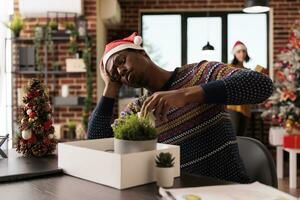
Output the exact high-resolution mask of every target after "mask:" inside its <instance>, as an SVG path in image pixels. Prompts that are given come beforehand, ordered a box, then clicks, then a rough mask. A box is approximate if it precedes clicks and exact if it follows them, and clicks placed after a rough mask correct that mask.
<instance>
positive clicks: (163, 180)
mask: <svg viewBox="0 0 300 200" xmlns="http://www.w3.org/2000/svg"><path fill="white" fill-rule="evenodd" d="M155 171H156V183H157V185H158V186H159V187H165V188H170V187H172V186H173V184H174V167H156V169H155Z"/></svg>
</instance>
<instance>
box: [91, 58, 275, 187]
mask: <svg viewBox="0 0 300 200" xmlns="http://www.w3.org/2000/svg"><path fill="white" fill-rule="evenodd" d="M195 85H199V86H202V88H203V90H204V92H205V97H204V99H205V100H204V101H205V103H204V104H200V103H193V104H189V105H187V106H185V107H182V108H179V109H171V110H170V111H169V112H168V115H167V117H168V121H167V122H165V123H162V122H158V121H156V129H157V132H158V134H159V136H158V141H159V142H161V143H168V144H175V145H180V154H181V157H180V164H181V166H180V167H181V169H182V170H183V171H186V172H189V173H194V174H198V175H205V176H210V177H215V178H218V179H223V180H228V181H234V182H239V183H247V182H249V178H248V177H247V175H246V173H245V168H244V165H243V162H242V161H241V159H240V156H239V151H238V145H237V140H236V135H235V134H234V131H233V127H232V124H231V122H230V119H229V116H228V113H227V112H226V111H225V109H224V107H225V106H224V105H227V104H230V105H240V104H256V103H260V102H262V101H264V100H265V99H267V98H268V97H269V96H270V95H271V93H272V91H273V83H272V81H271V80H270V79H269V78H268V77H267V76H265V75H263V74H260V73H258V72H255V71H251V70H247V69H238V68H233V67H230V66H228V65H226V64H223V63H219V62H207V61H202V62H200V63H196V64H189V65H185V66H183V67H181V68H177V69H176V70H175V71H174V72H173V74H172V76H171V78H170V79H169V80H168V81H167V83H166V84H165V85H164V86H163V88H162V89H161V91H166V90H176V89H179V88H184V87H190V86H195ZM149 95H151V93H149V94H147V95H145V96H142V97H140V98H139V99H138V100H136V101H134V102H132V103H131V104H129V105H128V107H127V108H126V109H125V110H124V111H123V112H121V116H124V115H126V114H129V113H136V112H138V111H139V110H140V108H141V106H142V104H143V101H144V100H145V99H146V97H147V96H149ZM113 105H114V99H111V98H107V97H102V98H101V100H100V102H99V103H98V105H97V107H96V108H95V110H94V112H93V114H92V116H91V118H90V121H89V126H88V138H89V139H95V138H106V137H113V131H112V128H111V122H112V114H113Z"/></svg>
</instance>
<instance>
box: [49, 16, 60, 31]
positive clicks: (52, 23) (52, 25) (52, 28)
mask: <svg viewBox="0 0 300 200" xmlns="http://www.w3.org/2000/svg"><path fill="white" fill-rule="evenodd" d="M48 26H49V28H50V31H51V32H52V31H57V30H58V24H57V21H55V20H54V19H51V20H50V22H49V23H48Z"/></svg>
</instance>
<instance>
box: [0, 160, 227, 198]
mask: <svg viewBox="0 0 300 200" xmlns="http://www.w3.org/2000/svg"><path fill="white" fill-rule="evenodd" d="M21 160H25V161H26V162H23V163H22V162H21ZM42 160H43V162H42V163H44V164H45V163H47V159H46V158H43V159H42ZM3 161H4V160H0V163H1V162H2V167H3V166H5V164H3V163H4V162H6V163H9V162H8V161H7V160H6V161H4V162H3ZM17 162H18V163H14V164H13V168H14V169H15V171H18V170H19V169H22V168H24V166H22V165H28V160H27V159H18V161H17ZM48 162H49V164H50V167H49V168H48V169H47V170H50V171H53V170H56V169H55V167H54V168H53V163H54V165H56V167H57V161H56V159H53V157H49V159H48ZM51 163H52V164H51ZM0 166H1V165H0ZM29 166H30V167H32V164H30V165H29ZM39 166H40V167H41V166H42V165H39ZM42 168H43V167H42ZM0 169H1V168H0ZM25 169H26V170H28V168H27V167H25ZM32 169H33V170H34V171H36V172H38V173H40V170H42V169H40V170H37V169H38V167H37V166H35V167H32ZM26 170H25V171H26ZM47 170H46V171H47ZM58 170H59V169H58ZM0 172H1V170H0ZM29 174H30V173H29ZM42 175H43V177H40V178H31V179H28V178H30V176H28V177H26V178H27V179H26V180H19V181H14V182H3V183H0V199H5V200H6V199H7V200H97V199H103V200H153V199H159V198H158V196H157V186H156V184H155V183H151V184H146V185H142V186H138V187H134V188H130V189H126V190H118V189H114V188H111V187H107V186H104V185H100V184H97V183H93V182H90V181H86V180H83V179H79V178H76V177H72V176H68V175H63V174H62V173H54V174H53V175H47V174H46V173H43V174H42ZM31 177H34V176H31ZM224 184H231V183H229V182H226V181H220V180H216V179H213V178H209V177H200V176H194V175H189V174H184V173H183V174H182V175H181V177H180V178H176V179H175V184H174V187H195V186H207V185H224Z"/></svg>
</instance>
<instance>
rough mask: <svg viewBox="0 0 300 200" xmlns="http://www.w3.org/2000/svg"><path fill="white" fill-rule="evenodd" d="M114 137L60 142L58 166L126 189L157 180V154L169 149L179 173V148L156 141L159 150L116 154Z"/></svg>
mask: <svg viewBox="0 0 300 200" xmlns="http://www.w3.org/2000/svg"><path fill="white" fill-rule="evenodd" d="M112 149H113V138H106V139H97V140H83V141H77V142H66V143H59V144H58V167H60V168H62V169H63V170H64V172H65V173H66V174H69V175H72V176H76V177H79V178H82V179H86V180H89V181H93V182H96V183H100V184H103V185H107V186H111V187H114V188H118V189H125V188H129V187H133V186H138V185H143V184H146V183H151V182H153V181H155V180H156V179H155V156H156V155H157V154H159V153H160V152H170V153H172V154H173V156H175V164H174V166H175V170H174V177H178V176H180V147H179V146H176V145H168V144H160V143H158V144H157V150H153V151H144V152H138V153H129V154H116V153H113V152H112V151H111V150H112Z"/></svg>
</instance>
